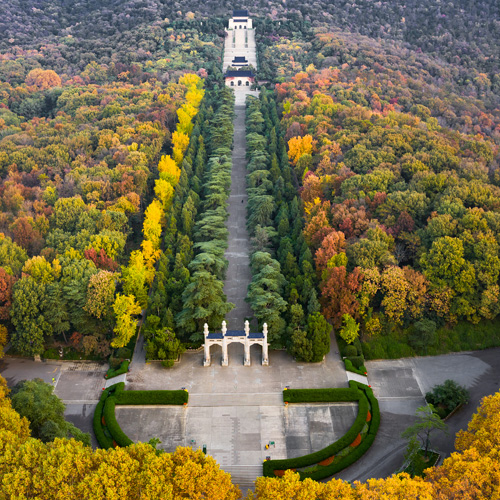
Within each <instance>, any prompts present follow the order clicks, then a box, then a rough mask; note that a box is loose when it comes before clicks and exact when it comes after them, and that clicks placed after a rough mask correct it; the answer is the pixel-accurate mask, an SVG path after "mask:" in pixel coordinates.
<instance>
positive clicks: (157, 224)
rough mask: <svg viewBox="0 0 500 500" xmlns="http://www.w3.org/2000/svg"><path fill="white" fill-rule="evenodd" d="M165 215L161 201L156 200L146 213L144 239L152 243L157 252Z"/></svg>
mask: <svg viewBox="0 0 500 500" xmlns="http://www.w3.org/2000/svg"><path fill="white" fill-rule="evenodd" d="M155 191H156V190H155ZM164 214H165V212H164V210H163V207H162V206H161V203H160V201H158V200H156V199H155V200H153V201H152V202H151V203H150V204H149V206H148V208H146V211H145V213H144V224H143V226H142V233H143V234H144V238H146V239H147V240H149V241H151V243H152V244H153V247H154V248H155V250H156V249H158V248H160V238H161V222H162V220H163V216H164Z"/></svg>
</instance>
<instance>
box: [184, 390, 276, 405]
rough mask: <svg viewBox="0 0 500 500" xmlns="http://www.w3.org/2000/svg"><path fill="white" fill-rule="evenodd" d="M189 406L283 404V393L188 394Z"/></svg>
mask: <svg viewBox="0 0 500 500" xmlns="http://www.w3.org/2000/svg"><path fill="white" fill-rule="evenodd" d="M188 405H189V406H190V407H193V406H197V407H214V406H283V394H282V393H281V392H278V393H267V394H262V393H245V394H238V393H219V394H192V393H190V394H189V403H188Z"/></svg>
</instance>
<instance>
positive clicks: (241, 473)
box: [221, 465, 262, 488]
mask: <svg viewBox="0 0 500 500" xmlns="http://www.w3.org/2000/svg"><path fill="white" fill-rule="evenodd" d="M221 469H223V470H224V471H225V472H228V473H229V474H231V481H232V483H233V484H237V485H239V486H240V487H241V488H253V487H254V482H255V480H256V479H257V478H258V477H260V476H262V465H221Z"/></svg>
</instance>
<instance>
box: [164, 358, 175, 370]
mask: <svg viewBox="0 0 500 500" xmlns="http://www.w3.org/2000/svg"><path fill="white" fill-rule="evenodd" d="M174 362H175V360H174V359H164V360H163V361H162V362H161V366H163V367H164V368H172V366H174Z"/></svg>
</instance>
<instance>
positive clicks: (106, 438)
mask: <svg viewBox="0 0 500 500" xmlns="http://www.w3.org/2000/svg"><path fill="white" fill-rule="evenodd" d="M124 387H125V384H124V383H123V382H120V383H119V384H114V385H112V386H110V387H108V388H107V389H106V390H104V391H102V393H101V398H100V400H99V403H97V406H96V409H95V411H94V418H93V421H92V426H93V428H94V434H95V437H96V439H97V442H98V443H99V446H100V447H101V448H105V449H106V448H112V447H113V438H112V437H111V433H110V431H109V429H108V427H107V425H103V423H102V417H103V415H104V405H105V403H106V400H107V399H108V397H109V396H110V395H111V394H116V392H117V391H119V390H123V388H124ZM105 421H106V419H105ZM106 424H107V421H106Z"/></svg>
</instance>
